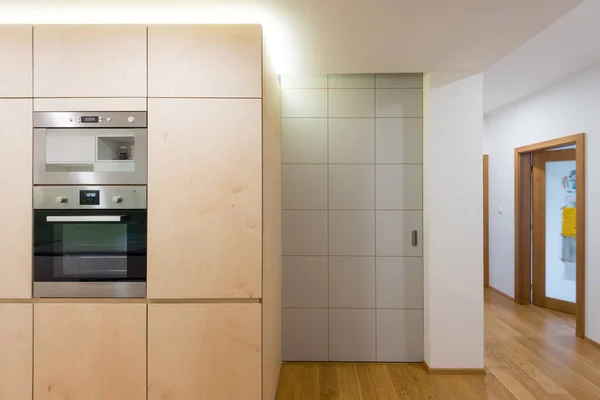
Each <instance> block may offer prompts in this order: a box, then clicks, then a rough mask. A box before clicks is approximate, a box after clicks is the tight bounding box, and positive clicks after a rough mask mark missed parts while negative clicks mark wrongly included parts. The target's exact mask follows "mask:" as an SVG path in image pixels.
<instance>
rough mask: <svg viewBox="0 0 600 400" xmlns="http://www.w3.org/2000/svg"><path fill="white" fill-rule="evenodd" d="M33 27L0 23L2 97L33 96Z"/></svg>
mask: <svg viewBox="0 0 600 400" xmlns="http://www.w3.org/2000/svg"><path fill="white" fill-rule="evenodd" d="M32 46H33V27H32V26H31V25H0V60H2V61H1V62H0V97H32V96H33V94H32V82H33V80H32V75H31V74H32V63H33V50H32Z"/></svg>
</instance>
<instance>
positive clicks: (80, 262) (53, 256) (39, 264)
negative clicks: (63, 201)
mask: <svg viewBox="0 0 600 400" xmlns="http://www.w3.org/2000/svg"><path fill="white" fill-rule="evenodd" d="M146 226H147V225H146V210H115V209H113V210H35V211H34V250H33V256H34V263H33V264H34V271H33V272H34V281H36V282H82V281H83V282H85V281H88V282H96V281H146Z"/></svg>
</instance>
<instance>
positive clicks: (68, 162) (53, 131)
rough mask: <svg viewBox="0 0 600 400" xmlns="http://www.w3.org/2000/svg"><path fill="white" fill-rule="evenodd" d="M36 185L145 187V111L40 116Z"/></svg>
mask: <svg viewBox="0 0 600 400" xmlns="http://www.w3.org/2000/svg"><path fill="white" fill-rule="evenodd" d="M33 126H34V131H33V159H34V165H33V183H34V185H145V184H146V181H147V164H148V150H147V149H148V130H147V129H146V127H147V115H146V112H35V113H34V117H33Z"/></svg>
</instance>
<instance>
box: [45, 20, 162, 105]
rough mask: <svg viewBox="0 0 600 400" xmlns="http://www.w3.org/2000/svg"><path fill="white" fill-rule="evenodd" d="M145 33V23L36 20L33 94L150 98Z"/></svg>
mask: <svg viewBox="0 0 600 400" xmlns="http://www.w3.org/2000/svg"><path fill="white" fill-rule="evenodd" d="M146 34H147V31H146V26H144V25H36V26H35V27H34V77H35V79H34V82H35V85H34V93H35V95H34V97H146V84H147V82H146V72H147V71H146V63H147V59H146V47H147V44H146ZM171 61H173V60H171Z"/></svg>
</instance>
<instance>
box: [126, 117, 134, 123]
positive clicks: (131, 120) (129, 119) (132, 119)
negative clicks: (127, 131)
mask: <svg viewBox="0 0 600 400" xmlns="http://www.w3.org/2000/svg"><path fill="white" fill-rule="evenodd" d="M127 121H128V122H129V123H133V121H135V118H134V117H128V118H127Z"/></svg>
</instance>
